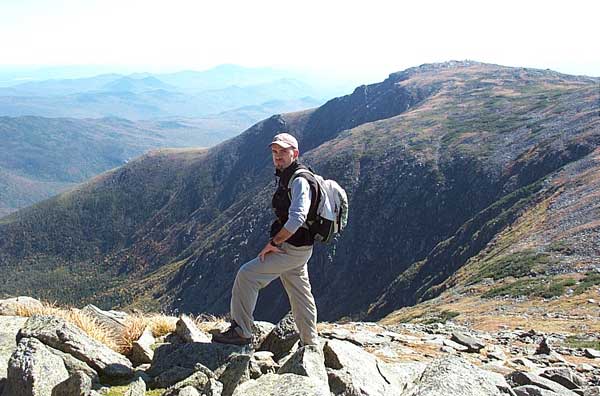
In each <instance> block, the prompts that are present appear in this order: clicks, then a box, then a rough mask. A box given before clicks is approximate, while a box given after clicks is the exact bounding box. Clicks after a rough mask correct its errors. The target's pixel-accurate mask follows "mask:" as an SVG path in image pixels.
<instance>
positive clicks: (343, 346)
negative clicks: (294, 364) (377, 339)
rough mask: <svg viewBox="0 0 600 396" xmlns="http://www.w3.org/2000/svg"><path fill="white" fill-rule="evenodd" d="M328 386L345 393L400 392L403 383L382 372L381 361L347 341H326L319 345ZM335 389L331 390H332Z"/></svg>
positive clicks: (386, 393)
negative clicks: (326, 371)
mask: <svg viewBox="0 0 600 396" xmlns="http://www.w3.org/2000/svg"><path fill="white" fill-rule="evenodd" d="M323 352H324V357H325V366H326V367H328V368H330V369H332V370H329V371H328V379H329V386H330V388H331V390H332V391H334V389H344V393H343V394H344V395H345V396H354V395H357V396H358V395H392V394H400V392H401V390H402V389H404V387H405V386H406V384H402V383H400V381H399V380H398V377H396V376H394V375H385V373H384V372H382V367H383V366H384V365H383V362H382V361H380V360H379V359H378V358H377V357H376V356H374V355H372V354H370V353H369V352H366V351H365V350H363V349H362V348H361V347H359V346H357V345H354V344H352V343H350V342H348V341H340V340H328V341H327V342H326V343H325V345H324V348H323ZM334 392H335V391H334Z"/></svg>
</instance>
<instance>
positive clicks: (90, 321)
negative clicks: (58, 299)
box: [57, 308, 119, 352]
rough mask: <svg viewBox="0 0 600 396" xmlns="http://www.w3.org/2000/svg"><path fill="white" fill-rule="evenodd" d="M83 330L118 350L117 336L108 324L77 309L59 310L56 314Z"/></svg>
mask: <svg viewBox="0 0 600 396" xmlns="http://www.w3.org/2000/svg"><path fill="white" fill-rule="evenodd" d="M57 316H60V317H62V318H63V319H65V320H66V321H68V322H71V323H73V324H74V325H75V326H77V327H79V328H80V329H81V330H83V331H84V332H85V333H86V334H87V335H88V336H89V337H91V338H93V339H94V340H96V341H99V342H101V343H103V344H104V345H106V346H108V347H109V348H110V349H112V350H113V351H116V352H119V343H118V336H117V334H115V333H114V331H113V330H112V329H111V328H109V327H108V326H106V325H104V324H102V323H100V322H99V321H98V320H97V319H96V318H94V317H92V316H90V315H88V314H85V313H83V312H82V311H80V310H78V309H73V308H72V309H69V310H59V311H58V315H57Z"/></svg>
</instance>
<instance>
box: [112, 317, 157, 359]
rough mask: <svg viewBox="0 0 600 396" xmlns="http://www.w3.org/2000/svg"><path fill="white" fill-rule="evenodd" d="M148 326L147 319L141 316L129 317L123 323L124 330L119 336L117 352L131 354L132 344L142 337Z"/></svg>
mask: <svg viewBox="0 0 600 396" xmlns="http://www.w3.org/2000/svg"><path fill="white" fill-rule="evenodd" d="M148 326H149V319H148V318H147V317H145V316H143V315H130V316H129V317H128V318H127V321H126V322H125V329H124V330H123V333H122V334H121V335H120V336H119V339H118V345H119V352H120V353H122V354H124V355H128V354H129V353H130V352H131V348H132V347H133V343H134V342H135V341H137V340H139V338H140V337H141V336H142V334H143V333H144V330H145V329H146V327H148Z"/></svg>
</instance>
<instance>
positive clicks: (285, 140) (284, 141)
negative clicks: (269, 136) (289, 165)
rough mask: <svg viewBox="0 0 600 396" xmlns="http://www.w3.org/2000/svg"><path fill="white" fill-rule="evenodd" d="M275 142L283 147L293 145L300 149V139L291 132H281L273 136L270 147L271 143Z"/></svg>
mask: <svg viewBox="0 0 600 396" xmlns="http://www.w3.org/2000/svg"><path fill="white" fill-rule="evenodd" d="M273 144H276V145H278V146H281V147H283V148H289V147H293V148H295V149H296V150H297V149H298V141H297V140H296V138H295V137H293V136H292V135H290V134H289V133H280V134H277V135H275V137H273V141H272V142H271V144H269V147H271V145H273Z"/></svg>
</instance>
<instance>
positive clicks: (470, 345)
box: [452, 332, 485, 352]
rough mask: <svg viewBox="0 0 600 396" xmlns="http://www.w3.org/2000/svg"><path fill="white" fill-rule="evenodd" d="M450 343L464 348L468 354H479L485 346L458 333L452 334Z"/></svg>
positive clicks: (475, 339)
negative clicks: (455, 343) (452, 342)
mask: <svg viewBox="0 0 600 396" xmlns="http://www.w3.org/2000/svg"><path fill="white" fill-rule="evenodd" d="M452 341H454V342H457V343H459V344H461V345H464V346H466V347H467V351H468V352H479V351H480V350H481V349H482V348H483V347H485V344H484V343H483V342H482V341H480V340H478V339H477V338H475V337H471V336H469V335H467V334H463V333H459V332H455V333H452Z"/></svg>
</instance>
